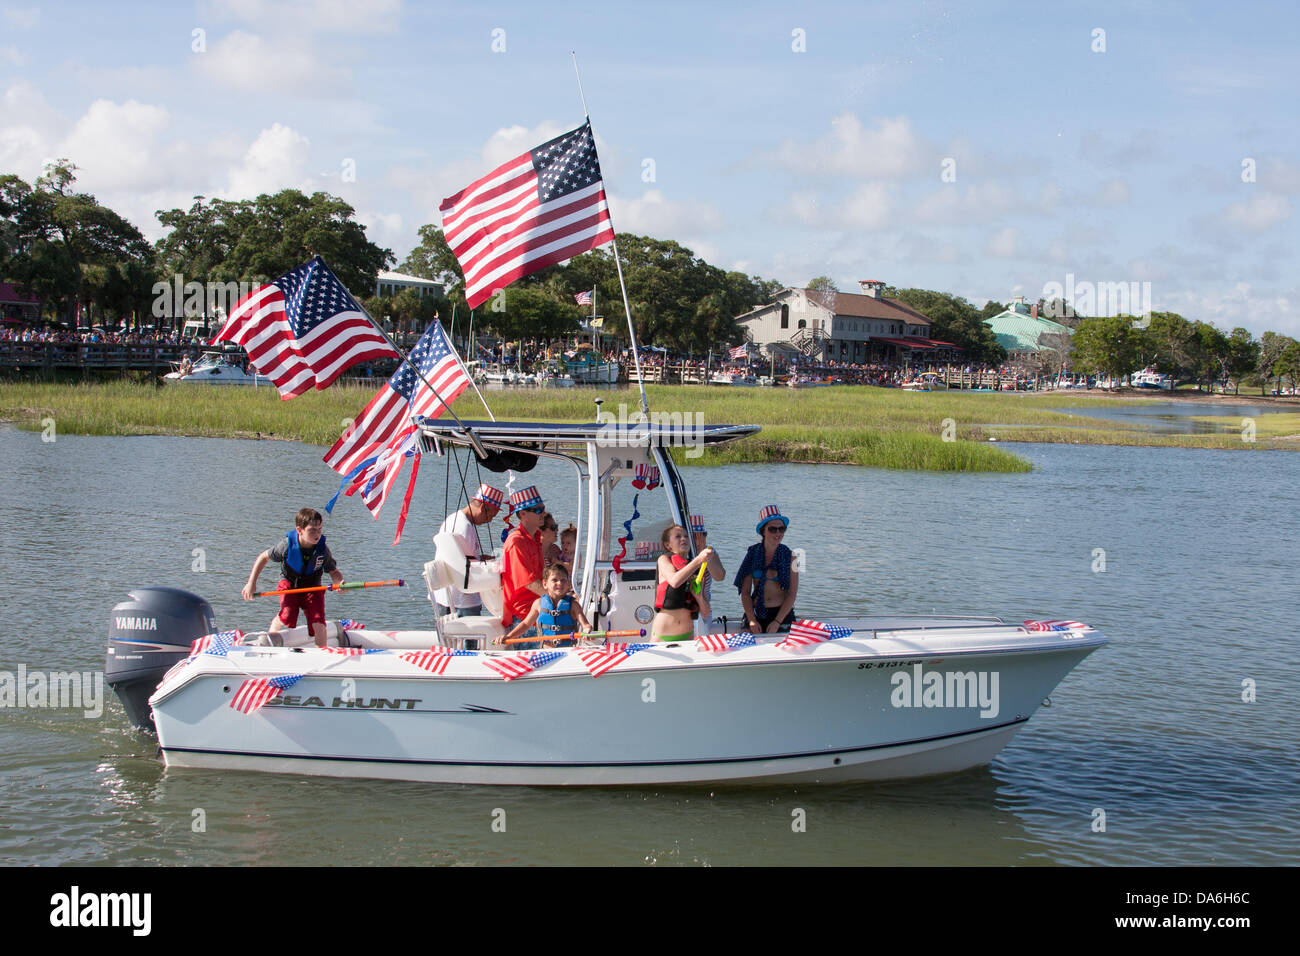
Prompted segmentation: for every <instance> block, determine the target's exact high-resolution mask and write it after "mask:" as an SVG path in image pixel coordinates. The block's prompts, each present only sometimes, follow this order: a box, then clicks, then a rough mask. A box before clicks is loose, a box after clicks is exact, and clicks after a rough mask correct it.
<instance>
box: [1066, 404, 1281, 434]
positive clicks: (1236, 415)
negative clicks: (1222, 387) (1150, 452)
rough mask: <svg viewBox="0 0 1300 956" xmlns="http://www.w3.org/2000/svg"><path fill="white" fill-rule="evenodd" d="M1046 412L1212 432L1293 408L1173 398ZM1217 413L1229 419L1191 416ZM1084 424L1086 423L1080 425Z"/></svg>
mask: <svg viewBox="0 0 1300 956" xmlns="http://www.w3.org/2000/svg"><path fill="white" fill-rule="evenodd" d="M1050 411H1054V412H1062V413H1064V414H1066V415H1079V416H1082V417H1084V418H1102V419H1105V420H1107V421H1112V422H1120V423H1122V424H1125V425H1139V426H1141V427H1143V428H1148V429H1151V430H1152V431H1158V432H1169V433H1171V434H1176V435H1198V434H1212V433H1215V432H1239V431H1241V428H1242V424H1241V420H1242V419H1243V418H1258V417H1259V416H1260V415H1272V414H1277V413H1278V412H1290V411H1294V409H1292V408H1289V407H1288V408H1279V407H1278V406H1276V405H1232V404H1227V405H1223V404H1220V405H1209V404H1204V403H1202V402H1188V401H1173V402H1157V401H1151V402H1146V403H1144V404H1142V405H1104V406H1103V405H1102V404H1101V403H1100V402H1098V403H1097V404H1096V406H1082V407H1078V408H1053V409H1050ZM1204 415H1218V416H1223V417H1224V418H1227V419H1230V421H1225V422H1198V421H1193V420H1192V419H1193V417H1194V416H1204ZM1081 427H1086V426H1081Z"/></svg>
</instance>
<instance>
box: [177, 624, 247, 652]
mask: <svg viewBox="0 0 1300 956" xmlns="http://www.w3.org/2000/svg"><path fill="white" fill-rule="evenodd" d="M243 639H244V632H243V631H239V630H235V631H222V632H221V633H219V634H205V635H204V636H203V637H200V638H199V639H198V640H197V641H195V642H194V643H193V644H191V645H190V656H191V657H193V656H194V655H195V654H211V655H212V656H213V657H225V656H226V653H227V652H228V651H229V650H230V649H231V648H232V647H234V646H235V645H236V644H238V643H240V642H241V641H242V640H243Z"/></svg>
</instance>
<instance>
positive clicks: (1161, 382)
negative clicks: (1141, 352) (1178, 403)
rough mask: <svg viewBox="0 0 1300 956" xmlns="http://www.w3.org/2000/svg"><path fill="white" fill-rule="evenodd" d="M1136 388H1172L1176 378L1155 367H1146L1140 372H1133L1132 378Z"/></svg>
mask: <svg viewBox="0 0 1300 956" xmlns="http://www.w3.org/2000/svg"><path fill="white" fill-rule="evenodd" d="M1131 381H1132V383H1133V387H1134V388H1158V389H1165V390H1172V389H1173V387H1174V380H1173V379H1172V378H1170V377H1169V376H1168V375H1164V374H1161V373H1160V372H1158V371H1156V370H1155V369H1154V368H1144V369H1143V370H1142V371H1140V372H1135V373H1133V378H1132V379H1131Z"/></svg>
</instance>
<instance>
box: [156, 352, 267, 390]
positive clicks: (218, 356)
mask: <svg viewBox="0 0 1300 956" xmlns="http://www.w3.org/2000/svg"><path fill="white" fill-rule="evenodd" d="M163 381H164V382H166V383H167V384H168V385H269V384H270V382H271V380H270V379H268V378H266V377H265V376H260V375H258V374H256V373H253V374H251V375H250V374H249V373H248V372H246V371H245V370H244V367H243V365H242V364H241V363H240V362H239V361H238V359H237V358H236V356H235V355H232V354H231V353H228V352H204V353H203V354H202V355H200V356H199V360H198V361H197V362H194V363H193V364H191V363H190V362H189V361H188V360H186V361H182V362H179V363H178V364H177V366H176V368H175V369H174V370H173V371H171V372H168V373H167V374H166V375H164V376H163Z"/></svg>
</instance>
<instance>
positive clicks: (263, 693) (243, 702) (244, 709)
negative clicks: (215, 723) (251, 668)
mask: <svg viewBox="0 0 1300 956" xmlns="http://www.w3.org/2000/svg"><path fill="white" fill-rule="evenodd" d="M304 676H305V675H303V674H286V675H284V676H283V677H251V678H249V679H248V680H246V681H244V682H243V683H242V684H240V685H239V690H237V691H235V696H234V697H232V698H231V699H230V706H231V707H233V708H235V710H237V711H239V712H240V713H243V714H251V713H252V712H253V711H255V710H257V709H258V708H260V707H261V706H262V705H263V704H265V703H266V702H267V701H268V700H274V699H275V698H276V697H279V696H280V695H281V694H282V693H283V692H284V689H285V688H286V687H292V686H293V685H294V684H296V683H298V681H300V680H302V679H303V677H304Z"/></svg>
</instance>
